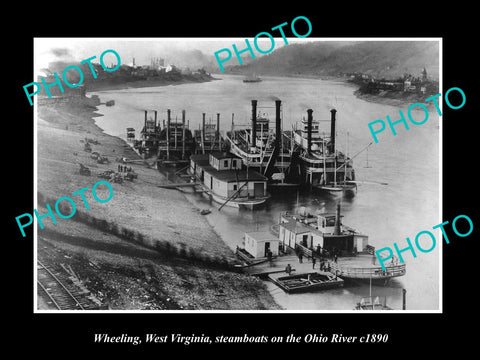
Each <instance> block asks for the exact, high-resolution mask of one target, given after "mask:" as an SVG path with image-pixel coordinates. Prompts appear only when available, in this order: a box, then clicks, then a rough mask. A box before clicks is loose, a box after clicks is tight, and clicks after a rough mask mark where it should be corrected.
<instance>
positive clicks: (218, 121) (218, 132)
mask: <svg viewBox="0 0 480 360" xmlns="http://www.w3.org/2000/svg"><path fill="white" fill-rule="evenodd" d="M217 139H218V151H222V146H221V144H220V141H221V140H220V113H217Z"/></svg>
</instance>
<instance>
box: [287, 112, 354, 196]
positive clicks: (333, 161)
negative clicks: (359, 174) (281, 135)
mask: <svg viewBox="0 0 480 360" xmlns="http://www.w3.org/2000/svg"><path fill="white" fill-rule="evenodd" d="M336 112H337V111H336V110H335V109H332V110H330V113H331V119H330V123H331V130H330V136H329V137H326V136H321V134H320V127H319V123H320V120H313V115H312V113H313V110H312V109H308V110H307V119H306V120H305V118H303V119H302V121H301V123H300V126H298V123H297V124H296V125H295V127H294V129H293V131H292V135H293V136H292V139H291V141H293V142H294V153H296V154H297V156H298V158H299V163H300V169H301V176H302V178H303V182H304V184H305V185H307V186H310V187H311V188H313V189H319V190H322V191H325V192H327V193H329V194H334V195H339V194H340V195H354V194H355V192H356V189H357V185H356V183H355V171H354V169H353V164H352V159H351V158H349V157H348V156H346V155H345V154H344V153H342V152H340V151H338V150H337V149H336V145H335V121H336V119H335V116H336Z"/></svg>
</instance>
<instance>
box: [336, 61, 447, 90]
mask: <svg viewBox="0 0 480 360" xmlns="http://www.w3.org/2000/svg"><path fill="white" fill-rule="evenodd" d="M341 75H342V76H343V77H347V78H349V81H350V82H352V83H355V84H358V85H360V88H359V89H358V92H359V93H361V94H371V95H379V94H380V95H387V94H390V95H393V94H397V95H398V94H400V93H404V95H407V96H408V95H417V96H418V97H423V96H430V95H433V94H437V93H438V91H439V90H438V81H437V80H434V79H431V78H429V77H428V74H427V70H426V69H425V68H423V70H422V71H421V73H420V75H419V76H415V75H412V74H408V73H406V74H404V75H403V76H401V77H398V78H395V79H385V78H381V79H377V78H375V77H374V76H372V75H369V74H364V73H360V72H355V73H344V74H341Z"/></svg>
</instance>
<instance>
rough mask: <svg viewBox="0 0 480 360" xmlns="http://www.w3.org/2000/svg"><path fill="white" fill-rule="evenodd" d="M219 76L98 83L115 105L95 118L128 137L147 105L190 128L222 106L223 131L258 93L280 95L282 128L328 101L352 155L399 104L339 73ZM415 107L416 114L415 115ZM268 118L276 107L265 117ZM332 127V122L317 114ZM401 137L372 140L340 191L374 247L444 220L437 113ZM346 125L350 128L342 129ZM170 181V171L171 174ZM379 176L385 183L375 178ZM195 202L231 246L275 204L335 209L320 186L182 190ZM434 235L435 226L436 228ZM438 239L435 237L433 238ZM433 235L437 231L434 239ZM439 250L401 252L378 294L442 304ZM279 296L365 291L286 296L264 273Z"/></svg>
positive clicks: (300, 301) (267, 222) (264, 224)
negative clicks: (358, 92)
mask: <svg viewBox="0 0 480 360" xmlns="http://www.w3.org/2000/svg"><path fill="white" fill-rule="evenodd" d="M218 77H221V78H222V80H221V81H212V82H209V83H203V84H183V85H177V86H166V87H157V88H148V89H126V90H117V91H103V92H97V93H95V94H98V95H99V96H100V99H101V100H102V101H107V100H110V99H113V100H115V106H112V107H105V106H100V107H99V112H101V113H102V114H103V115H104V116H102V117H99V118H96V119H95V120H96V122H97V124H98V125H99V126H100V127H101V128H102V129H104V131H105V132H107V133H109V134H111V135H115V136H120V137H122V138H124V139H125V138H126V132H125V129H126V128H127V127H134V128H135V129H137V134H138V133H139V130H140V129H141V126H142V125H143V112H142V110H143V109H157V110H159V116H160V120H161V119H162V116H163V114H166V109H172V114H173V115H172V117H173V118H175V115H174V114H175V113H177V114H180V113H181V110H183V109H185V110H186V114H187V119H188V120H189V122H190V128H192V129H194V128H197V127H198V126H199V124H200V123H201V119H202V113H203V112H205V113H207V120H208V118H209V116H212V117H214V116H215V114H216V113H217V112H218V113H220V114H221V118H220V119H221V125H220V128H221V130H222V129H223V132H224V131H226V130H229V129H230V126H231V119H232V113H234V114H235V115H234V119H235V120H234V121H235V123H236V124H239V123H247V122H248V121H249V120H248V119H249V116H250V113H251V109H250V100H251V99H258V100H259V109H261V107H262V106H264V110H263V111H266V112H271V114H273V111H274V109H273V108H274V103H273V100H274V99H276V98H279V99H281V100H282V121H283V128H284V129H285V130H287V129H291V125H292V124H293V123H295V122H296V121H299V120H300V119H301V118H302V117H303V116H306V110H307V109H308V108H312V109H313V110H314V113H313V115H314V119H321V120H328V119H330V117H329V110H330V109H331V108H332V107H335V108H336V109H337V128H338V131H337V144H338V147H339V149H340V150H341V151H345V149H346V148H347V144H346V142H347V141H346V139H347V138H348V150H349V155H352V154H356V153H357V152H358V151H360V150H361V149H363V148H364V147H365V146H366V145H367V144H368V143H370V142H371V141H372V138H371V134H370V132H369V130H368V126H367V124H368V123H369V122H371V121H373V120H376V119H382V118H383V119H385V117H386V115H392V116H394V115H395V114H398V110H399V109H398V108H395V107H393V106H389V105H382V104H376V103H371V102H366V101H363V100H360V99H357V98H356V97H355V96H354V95H353V91H354V90H355V88H354V87H352V86H350V85H346V84H344V83H341V82H335V81H325V80H315V79H296V78H280V77H262V78H263V79H264V81H263V82H261V83H257V84H254V85H253V86H251V84H250V85H249V84H245V83H243V82H242V79H243V77H239V76H228V75H222V76H218ZM406 108H408V105H407V106H405V107H404V108H403V109H402V110H404V111H405V110H406ZM414 116H415V115H414ZM271 118H273V116H271ZM321 124H324V125H321V126H324V127H325V128H324V129H323V130H322V129H321V131H325V132H326V134H329V126H330V124H329V123H328V122H325V123H321ZM396 130H397V136H393V135H392V134H391V133H388V132H385V134H382V137H381V138H380V142H379V143H378V144H373V145H372V146H371V147H370V148H369V151H368V166H367V158H366V154H367V153H366V152H364V153H362V154H361V155H359V156H358V157H356V158H355V160H354V168H355V172H356V178H357V180H360V181H365V182H364V183H360V184H358V189H357V194H356V196H354V197H351V198H342V199H341V205H342V215H343V216H344V218H343V221H344V223H345V224H346V225H349V226H351V227H353V228H355V229H357V230H358V231H360V232H362V233H364V234H367V235H368V236H369V243H370V244H371V245H373V246H375V247H376V248H377V249H379V248H382V247H384V246H392V247H393V243H394V242H396V243H398V244H399V245H400V244H406V242H405V238H406V237H410V238H411V237H414V236H415V235H416V234H417V233H418V232H420V231H422V230H427V229H428V230H430V231H432V230H431V228H432V226H434V225H436V224H438V223H441V222H442V221H441V219H440V216H439V206H440V203H439V197H440V195H439V194H440V187H439V128H438V117H437V118H435V116H433V115H432V116H431V118H429V120H428V122H427V123H425V124H424V125H422V126H416V127H412V128H411V129H410V130H409V131H406V130H405V129H403V128H401V127H400V126H398V128H396ZM347 132H348V136H347ZM169 176H170V177H172V178H171V179H172V180H173V176H174V174H173V173H172V174H170V175H169ZM379 183H386V184H387V185H381V184H379ZM186 196H187V197H188V199H189V200H190V201H192V202H193V203H194V204H195V206H197V207H198V208H200V209H205V208H207V209H211V210H212V212H211V214H209V215H207V216H206V217H207V219H208V221H209V222H210V223H211V224H212V226H213V227H214V228H215V230H216V231H217V232H218V233H219V234H220V235H221V236H222V238H224V239H225V241H226V243H227V244H228V245H229V246H230V247H231V248H232V249H233V250H234V249H235V248H236V246H237V245H241V244H242V236H243V234H244V233H245V232H249V231H256V230H268V229H270V226H271V225H273V224H275V223H277V222H278V219H279V215H280V212H282V211H286V210H288V211H295V210H296V209H298V207H300V206H305V207H308V208H310V209H311V210H312V211H316V210H321V211H332V212H333V211H335V206H336V201H338V199H337V198H335V197H330V196H326V195H324V194H322V193H317V192H313V193H309V192H298V193H297V192H293V193H292V192H291V193H281V194H273V196H272V198H271V199H270V200H269V201H268V202H267V203H266V204H265V205H264V206H263V207H262V208H259V209H255V210H253V211H252V210H242V209H240V210H239V209H234V208H230V207H223V208H222V209H221V211H218V210H217V209H218V207H219V206H220V205H219V204H217V203H215V202H211V201H210V200H209V199H207V198H206V197H205V196H204V195H202V194H194V193H186ZM435 234H438V236H440V234H439V232H436V233H435ZM438 238H439V237H438ZM438 238H437V239H438ZM438 251H440V250H439V249H436V250H435V251H432V252H431V253H428V254H421V255H419V256H418V257H417V258H416V259H414V258H413V257H412V256H411V254H409V253H403V255H404V257H405V259H406V261H407V274H406V275H405V276H403V277H401V278H397V279H394V280H392V282H391V283H390V284H389V285H388V286H387V287H379V286H373V287H372V294H373V295H374V296H377V295H378V296H387V304H388V305H389V306H390V307H392V308H394V309H401V308H402V288H406V289H407V309H408V310H435V309H438V308H439V258H440V256H439V253H438ZM266 285H267V287H268V288H269V289H270V290H271V292H272V294H273V296H274V297H275V299H276V301H277V302H278V303H279V304H280V305H281V306H283V307H284V308H287V309H295V310H303V309H319V310H351V309H353V308H354V306H355V304H356V303H357V302H358V301H359V300H360V298H361V297H364V296H368V295H369V291H370V289H369V285H368V284H359V285H356V286H350V285H349V286H345V287H344V288H340V289H333V290H327V291H323V292H317V293H312V294H296V295H287V294H285V293H283V291H282V290H280V289H279V288H277V287H276V286H275V285H274V284H272V283H269V282H266Z"/></svg>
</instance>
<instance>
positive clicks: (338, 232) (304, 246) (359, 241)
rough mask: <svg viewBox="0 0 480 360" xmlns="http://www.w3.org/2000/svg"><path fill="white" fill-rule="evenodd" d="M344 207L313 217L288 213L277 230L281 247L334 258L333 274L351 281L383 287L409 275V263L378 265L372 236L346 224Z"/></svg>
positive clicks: (281, 218) (330, 268) (330, 267)
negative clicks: (368, 282) (393, 279)
mask: <svg viewBox="0 0 480 360" xmlns="http://www.w3.org/2000/svg"><path fill="white" fill-rule="evenodd" d="M341 218H342V215H341V214H340V204H337V209H336V212H335V213H319V212H316V213H314V214H311V213H310V212H308V211H306V209H305V208H303V209H302V210H301V211H300V212H299V213H288V212H285V213H283V214H281V216H280V223H279V224H278V226H276V227H275V228H274V230H275V231H276V232H278V236H279V240H280V244H282V245H283V247H284V248H291V249H294V250H295V251H297V253H298V252H301V253H302V254H303V255H304V256H306V257H314V256H315V257H318V258H320V259H321V260H323V259H334V260H333V261H332V260H329V261H328V267H329V269H328V270H329V271H330V272H332V273H334V274H336V275H338V276H339V277H340V278H342V279H344V280H347V281H362V282H363V281H372V282H376V283H380V284H383V285H386V284H388V282H389V281H390V280H391V279H392V278H395V277H399V276H403V275H405V273H406V264H405V263H398V262H397V261H396V259H393V260H392V262H391V263H389V264H388V265H386V266H385V270H383V268H382V267H381V266H380V265H378V264H377V263H376V257H375V248H374V247H373V246H371V245H369V243H368V235H365V234H362V233H360V232H358V231H356V230H355V229H353V228H351V227H349V226H347V225H344V224H343V223H342V220H341Z"/></svg>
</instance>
